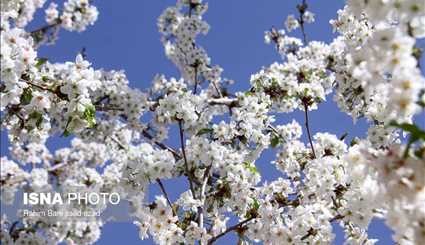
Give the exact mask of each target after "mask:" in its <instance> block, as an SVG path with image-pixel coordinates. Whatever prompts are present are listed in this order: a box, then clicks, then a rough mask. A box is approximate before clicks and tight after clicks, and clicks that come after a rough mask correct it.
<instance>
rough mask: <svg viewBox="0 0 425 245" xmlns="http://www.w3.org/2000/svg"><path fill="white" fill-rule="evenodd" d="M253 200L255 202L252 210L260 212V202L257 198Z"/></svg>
mask: <svg viewBox="0 0 425 245" xmlns="http://www.w3.org/2000/svg"><path fill="white" fill-rule="evenodd" d="M252 200H254V203H253V204H252V208H253V209H255V210H258V209H259V208H260V203H259V202H258V200H257V199H256V198H252Z"/></svg>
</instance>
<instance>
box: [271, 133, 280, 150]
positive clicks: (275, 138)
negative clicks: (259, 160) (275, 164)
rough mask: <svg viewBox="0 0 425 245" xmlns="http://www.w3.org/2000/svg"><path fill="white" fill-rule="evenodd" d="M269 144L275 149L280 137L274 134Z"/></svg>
mask: <svg viewBox="0 0 425 245" xmlns="http://www.w3.org/2000/svg"><path fill="white" fill-rule="evenodd" d="M270 144H271V146H272V147H273V148H275V147H276V146H278V145H279V144H280V137H279V136H278V135H276V134H273V137H272V139H271V141H270Z"/></svg>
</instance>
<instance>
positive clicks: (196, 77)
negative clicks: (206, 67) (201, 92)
mask: <svg viewBox="0 0 425 245" xmlns="http://www.w3.org/2000/svg"><path fill="white" fill-rule="evenodd" d="M194 69H195V74H194V83H195V85H194V87H193V92H192V93H193V94H196V92H197V89H198V65H196V66H195V67H194Z"/></svg>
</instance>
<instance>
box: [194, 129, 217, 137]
mask: <svg viewBox="0 0 425 245" xmlns="http://www.w3.org/2000/svg"><path fill="white" fill-rule="evenodd" d="M213 131H214V130H213V129H212V128H203V129H201V130H199V131H198V133H197V134H196V136H201V135H203V134H208V133H212V132H213Z"/></svg>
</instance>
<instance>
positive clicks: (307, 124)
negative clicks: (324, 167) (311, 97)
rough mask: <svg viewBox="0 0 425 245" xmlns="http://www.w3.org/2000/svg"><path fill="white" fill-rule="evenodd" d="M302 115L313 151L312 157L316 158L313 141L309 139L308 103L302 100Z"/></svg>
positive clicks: (309, 137)
mask: <svg viewBox="0 0 425 245" xmlns="http://www.w3.org/2000/svg"><path fill="white" fill-rule="evenodd" d="M304 116H305V127H306V129H307V136H308V141H309V142H310V147H311V151H312V152H313V157H314V158H316V151H315V150H314V146H313V141H312V140H311V132H310V126H309V119H308V105H307V103H305V102H304Z"/></svg>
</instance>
